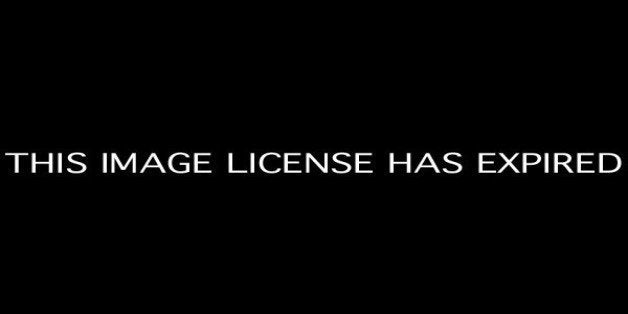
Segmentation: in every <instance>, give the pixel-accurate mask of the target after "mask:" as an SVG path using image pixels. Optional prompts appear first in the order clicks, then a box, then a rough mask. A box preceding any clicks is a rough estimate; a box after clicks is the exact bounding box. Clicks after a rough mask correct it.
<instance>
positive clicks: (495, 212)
mask: <svg viewBox="0 0 628 314" xmlns="http://www.w3.org/2000/svg"><path fill="white" fill-rule="evenodd" d="M55 9H59V8H55ZM160 9H164V8H160ZM166 9H167V10H166V11H168V12H167V13H164V12H163V10H159V11H153V10H152V9H151V10H149V9H148V8H142V9H138V10H131V9H129V8H127V9H124V10H119V11H117V10H115V11H114V12H110V11H108V10H106V11H104V10H105V9H104V8H102V9H98V10H95V11H93V10H88V11H89V13H87V11H81V9H77V8H73V10H79V11H77V13H73V14H72V13H69V12H75V11H68V10H62V11H64V12H65V13H66V14H52V13H51V12H57V11H47V10H46V9H41V8H37V9H36V8H30V9H29V10H27V11H26V14H25V15H18V16H16V17H15V18H14V19H11V20H7V22H5V31H4V32H3V33H4V37H3V38H4V39H3V44H2V46H3V54H4V55H5V56H4V57H3V74H2V76H3V88H2V90H3V106H2V111H3V114H2V116H1V117H2V123H1V131H2V132H1V135H0V136H1V137H0V140H1V142H0V145H1V146H0V148H1V149H2V151H3V152H5V151H33V152H73V151H82V152H86V153H88V154H90V155H93V154H98V153H100V152H110V151H116V152H130V151H135V152H160V153H169V152H177V151H184V152H195V151H210V152H213V153H214V154H216V155H217V156H221V155H224V154H225V153H226V152H228V151H239V152H248V151H259V152H263V151H286V152H288V151H300V152H304V151H307V152H326V151H327V152H335V151H351V152H358V151H369V152H375V153H376V155H377V156H378V157H377V158H378V162H379V163H378V165H379V167H378V169H379V171H378V173H377V174H375V175H364V176H357V175H350V176H330V177H325V176H316V175H312V176H273V177H264V176H249V177H232V176H225V175H221V174H216V175H212V176H172V175H169V176H115V177H104V176H102V175H98V174H97V173H95V171H92V172H91V173H89V174H87V175H84V176H75V177H72V176H58V175H36V176H15V175H9V173H8V170H7V171H4V170H3V172H2V178H1V180H2V184H3V187H2V188H3V192H2V195H3V197H2V198H3V200H2V203H3V205H2V216H3V217H2V223H3V225H5V226H4V228H3V233H4V237H3V239H4V241H3V242H4V243H5V245H4V247H5V256H6V258H5V261H8V262H9V265H10V266H8V267H6V268H5V270H6V273H7V274H8V275H10V277H11V278H15V280H11V281H10V284H9V286H10V291H11V292H12V295H15V296H22V297H23V296H25V295H26V296H28V295H31V296H32V295H33V294H32V293H33V292H34V291H37V292H41V294H42V295H45V296H48V297H50V299H47V300H48V301H47V302H54V303H64V302H66V301H69V302H71V303H72V302H75V301H76V300H77V299H81V300H87V301H93V302H91V304H104V305H108V304H111V303H112V302H114V301H118V300H135V301H137V300H140V301H141V302H140V303H142V304H157V305H160V306H162V305H163V306H165V304H166V303H168V304H172V305H174V306H175V307H181V306H184V305H188V304H190V303H191V302H189V301H192V300H199V301H201V302H203V303H206V302H207V303H208V304H207V305H213V304H214V303H212V302H214V301H213V300H215V299H218V300H221V301H227V302H228V303H229V304H232V306H236V307H240V306H250V305H253V306H262V305H266V304H273V305H284V306H285V305H287V304H289V303H292V302H294V301H296V303H297V304H299V305H300V306H301V307H311V306H322V307H323V308H328V307H326V304H329V303H328V302H329V301H345V302H344V303H345V304H346V305H345V306H346V307H347V308H352V307H354V306H360V305H366V306H369V307H370V306H373V307H374V306H376V305H379V306H382V308H384V309H389V308H390V307H392V306H400V305H404V304H407V303H409V304H413V305H423V304H426V303H423V302H424V301H420V300H426V299H427V300H430V301H432V302H436V303H437V304H440V305H441V306H444V307H450V306H475V305H493V306H495V305H496V304H497V303H500V302H504V301H505V302H506V304H508V305H510V306H515V307H520V306H525V305H528V306H533V307H534V305H535V304H538V301H550V300H552V301H558V302H556V303H555V304H556V305H557V306H565V305H569V304H576V305H584V304H583V303H587V304H591V305H594V306H599V304H600V303H599V299H598V298H597V297H598V296H603V297H604V298H606V301H608V300H610V299H612V298H614V295H616V293H617V292H616V291H615V289H614V288H613V284H614V283H617V282H621V278H623V274H622V273H623V271H620V265H621V264H622V263H623V262H625V259H624V258H623V257H621V256H622V254H621V250H622V246H621V244H622V243H623V242H624V241H625V235H626V232H625V229H624V227H623V225H624V222H625V217H624V215H623V213H622V210H623V209H624V207H625V205H624V198H623V193H624V192H625V191H624V190H625V170H622V172H621V173H619V174H615V175H608V176H600V175H582V176H569V175H566V176H565V175H551V176H542V175H522V176H512V175H504V176H490V175H489V176H480V175H477V174H475V173H474V171H473V168H474V167H473V162H474V155H475V154H476V153H477V152H480V151H496V152H522V151H530V152H555V151H561V152H563V151H564V152H578V151H585V152H600V151H608V152H615V153H619V154H621V155H622V156H623V157H624V158H625V152H626V149H625V140H624V138H623V137H624V136H623V135H624V134H625V124H624V119H623V117H624V114H623V113H622V112H621V105H622V104H623V103H625V95H624V93H623V88H624V85H625V83H626V80H625V74H624V73H625V70H626V66H625V60H624V59H623V58H622V56H625V48H623V47H622V45H621V41H622V38H623V37H622V36H623V35H624V32H623V31H622V28H620V26H621V24H622V23H621V21H620V20H618V19H616V18H615V17H613V16H612V15H611V14H610V13H609V12H610V11H612V10H607V11H605V12H600V13H598V12H595V11H593V10H586V11H587V12H586V14H585V13H582V12H581V11H579V12H577V13H576V12H572V11H568V10H567V9H566V8H561V9H556V10H554V9H552V10H550V9H549V8H545V9H543V10H527V9H524V8H517V9H509V8H502V9H498V8H490V9H491V10H488V8H458V7H456V8H453V7H452V8H446V9H444V10H434V9H431V8H429V9H428V8H422V9H417V8H412V9H410V8H397V9H391V10H384V9H383V8H369V9H370V10H368V11H363V10H362V9H360V10H358V9H357V8H352V9H347V10H344V9H343V10H342V12H341V11H340V10H339V9H338V8H336V9H334V10H320V9H321V8H319V9H315V8H308V9H298V8H293V9H288V8H285V7H282V8H281V10H279V8H274V9H273V8H267V7H264V8H255V9H252V8H250V7H246V8H244V7H243V8H238V9H236V10H235V11H224V10H223V9H202V10H200V9H199V10H195V9H193V8H188V9H184V10H182V11H179V10H172V11H171V10H170V9H169V8H166ZM258 9H259V10H258ZM262 9H264V10H262ZM468 9H474V10H473V11H471V10H468ZM85 10H87V9H85ZM291 10H292V11H291ZM492 10H496V11H492ZM500 10H501V11H500ZM79 12H80V13H79ZM104 12H107V13H104ZM447 151H457V152H460V153H462V154H464V155H465V160H466V162H465V167H466V169H465V172H464V173H463V174H461V175H456V176H390V175H386V174H385V171H382V170H384V169H385V167H382V166H385V160H384V159H383V158H384V157H385V155H386V154H387V153H388V152H399V153H403V152H416V153H422V152H436V153H438V152H447ZM2 166H3V169H7V165H6V161H3V162H2ZM57 293H58V294H60V295H64V296H65V297H53V296H54V295H56V294H57ZM38 295H39V294H38ZM179 297H183V298H184V299H183V300H187V301H185V302H183V303H181V301H180V300H181V299H179ZM210 300H212V301H210ZM96 301H97V302H98V303H95V302H96ZM606 301H605V303H606ZM184 303H185V304H184ZM27 304H28V303H27Z"/></svg>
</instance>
